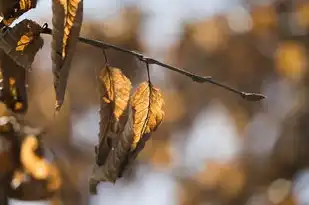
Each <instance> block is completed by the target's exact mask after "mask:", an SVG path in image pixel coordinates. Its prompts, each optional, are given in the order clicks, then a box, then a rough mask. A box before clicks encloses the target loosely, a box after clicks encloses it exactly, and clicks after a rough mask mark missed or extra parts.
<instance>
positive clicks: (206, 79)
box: [42, 24, 266, 101]
mask: <svg viewBox="0 0 309 205" xmlns="http://www.w3.org/2000/svg"><path fill="white" fill-rule="evenodd" d="M42 33H43V34H49V35H51V34H52V29H50V28H48V25H47V24H44V25H43V27H42ZM78 40H79V41H80V42H82V43H85V44H88V45H91V46H94V47H97V48H101V49H103V50H105V49H114V50H116V51H120V52H123V53H127V54H129V55H132V56H135V57H136V58H137V59H138V60H140V61H142V62H145V63H146V64H148V65H150V64H155V65H158V66H161V67H164V68H167V69H169V70H171V71H174V72H177V73H179V74H182V75H184V76H187V77H189V78H191V79H192V80H193V81H195V82H197V83H210V84H213V85H216V86H219V87H221V88H223V89H225V90H228V91H230V92H233V93H236V94H238V95H240V96H241V97H242V98H244V99H245V100H248V101H260V100H262V99H264V98H266V96H264V95H262V94H259V93H247V92H244V91H240V90H237V89H236V88H233V87H231V86H228V85H225V84H222V83H220V82H218V81H216V80H214V79H212V77H211V76H201V75H198V74H194V73H191V72H189V71H186V70H183V69H181V68H177V67H174V66H171V65H168V64H166V63H163V62H161V61H158V60H156V59H153V58H150V57H146V56H144V55H143V54H141V53H138V52H136V51H131V50H127V49H125V48H122V47H119V46H115V45H112V44H109V43H105V42H103V41H98V40H91V39H87V38H83V37H79V38H78Z"/></svg>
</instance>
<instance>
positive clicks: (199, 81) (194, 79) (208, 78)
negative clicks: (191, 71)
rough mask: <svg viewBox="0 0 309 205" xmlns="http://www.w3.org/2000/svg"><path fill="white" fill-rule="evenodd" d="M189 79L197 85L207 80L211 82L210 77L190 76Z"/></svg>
mask: <svg viewBox="0 0 309 205" xmlns="http://www.w3.org/2000/svg"><path fill="white" fill-rule="evenodd" d="M191 79H192V80H193V81H194V82H197V83H204V82H207V81H209V80H212V77H211V76H192V77H191Z"/></svg>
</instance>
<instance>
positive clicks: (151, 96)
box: [132, 82, 165, 150]
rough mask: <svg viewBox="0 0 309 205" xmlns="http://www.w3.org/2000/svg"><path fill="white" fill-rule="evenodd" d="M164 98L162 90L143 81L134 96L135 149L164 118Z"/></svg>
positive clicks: (133, 145) (133, 147)
mask: <svg viewBox="0 0 309 205" xmlns="http://www.w3.org/2000/svg"><path fill="white" fill-rule="evenodd" d="M163 104H164V100H163V97H162V94H161V91H160V90H159V89H157V88H154V87H153V86H152V85H151V84H150V83H148V82H143V83H141V84H140V85H139V87H138V88H137V90H136V92H135V93H134V95H133V96H132V108H133V113H134V114H133V119H134V126H133V131H134V141H133V144H132V150H134V149H135V148H136V146H137V144H138V143H139V142H140V140H141V138H142V137H143V136H144V135H145V134H149V133H151V132H153V131H155V130H156V129H157V127H158V126H159V125H160V124H161V122H162V120H163V118H164V115H165V114H164V111H163V110H162V107H163Z"/></svg>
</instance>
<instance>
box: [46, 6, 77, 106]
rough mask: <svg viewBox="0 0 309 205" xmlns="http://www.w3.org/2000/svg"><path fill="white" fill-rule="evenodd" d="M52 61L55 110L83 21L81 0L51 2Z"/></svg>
mask: <svg viewBox="0 0 309 205" xmlns="http://www.w3.org/2000/svg"><path fill="white" fill-rule="evenodd" d="M52 9H53V27H54V29H53V33H52V36H53V41H52V61H53V74H54V87H55V91H56V101H57V102H56V109H58V110H59V109H60V107H61V106H62V103H63V100H64V96H65V91H66V87H67V80H68V76H69V70H70V66H71V62H72V58H73V55H74V50H75V48H76V44H77V40H78V36H79V33H80V29H81V25H82V20H83V0H53V1H52Z"/></svg>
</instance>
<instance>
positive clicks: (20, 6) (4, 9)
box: [0, 0, 37, 29]
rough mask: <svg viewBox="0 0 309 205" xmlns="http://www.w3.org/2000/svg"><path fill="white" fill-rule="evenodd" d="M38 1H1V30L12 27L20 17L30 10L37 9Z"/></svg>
mask: <svg viewBox="0 0 309 205" xmlns="http://www.w3.org/2000/svg"><path fill="white" fill-rule="evenodd" d="M36 5H37V0H1V2H0V16H1V17H2V20H0V29H1V28H3V27H6V26H10V25H11V24H12V23H13V22H14V21H15V20H16V19H17V18H18V17H20V16H21V15H22V14H24V13H26V12H27V11H29V10H30V9H33V8H35V7H36Z"/></svg>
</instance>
